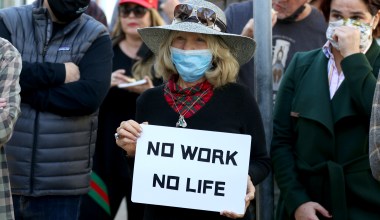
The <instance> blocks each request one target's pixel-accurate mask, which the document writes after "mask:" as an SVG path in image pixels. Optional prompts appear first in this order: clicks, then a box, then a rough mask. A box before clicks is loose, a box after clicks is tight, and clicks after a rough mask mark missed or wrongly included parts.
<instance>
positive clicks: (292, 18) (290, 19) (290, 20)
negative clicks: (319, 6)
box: [277, 5, 306, 24]
mask: <svg viewBox="0 0 380 220" xmlns="http://www.w3.org/2000/svg"><path fill="white" fill-rule="evenodd" d="M305 8H306V6H305V5H301V7H299V8H298V9H297V10H296V11H295V12H294V13H293V14H292V15H290V16H289V17H286V18H284V19H277V22H279V23H282V24H289V23H293V22H295V21H296V20H297V18H298V16H299V15H300V14H301V13H302V12H303V10H305Z"/></svg>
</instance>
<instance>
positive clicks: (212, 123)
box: [136, 84, 270, 220]
mask: <svg viewBox="0 0 380 220" xmlns="http://www.w3.org/2000/svg"><path fill="white" fill-rule="evenodd" d="M178 117H179V114H178V113H176V112H175V111H174V110H173V109H172V108H171V107H170V106H169V104H168V103H167V102H166V101H165V98H164V92H163V86H159V87H156V88H153V89H150V90H147V91H146V92H145V93H143V94H142V95H141V96H140V97H139V98H138V99H137V110H136V120H137V121H138V122H140V123H141V122H145V121H146V122H148V123H149V124H151V125H161V126H170V127H175V124H176V122H177V121H178ZM186 122H187V128H191V129H199V130H209V131H219V132H229V133H238V134H249V135H251V136H252V144H251V155H250V166H249V175H250V176H251V178H252V182H253V183H254V184H255V185H257V184H259V183H260V182H261V181H262V180H264V178H265V177H266V176H267V175H268V173H269V171H270V159H269V156H268V153H267V150H266V145H265V135H264V128H263V124H262V120H261V115H260V112H259V109H258V106H257V103H256V101H255V100H254V98H253V97H252V95H251V94H250V92H249V90H248V89H247V88H245V87H243V86H241V85H238V84H228V85H225V86H223V87H221V88H218V89H215V90H214V95H213V96H212V98H211V100H210V101H209V102H207V103H206V105H205V106H204V107H202V108H201V109H200V110H199V111H198V112H196V113H195V114H194V115H193V116H191V117H190V118H187V119H186ZM152 196H154V195H152ZM218 218H221V219H224V218H223V217H221V216H220V215H219V213H216V212H206V211H199V210H190V209H181V208H173V207H162V206H153V205H147V207H146V210H145V217H144V219H146V220H148V219H149V220H150V219H155V220H159V219H165V220H169V219H218Z"/></svg>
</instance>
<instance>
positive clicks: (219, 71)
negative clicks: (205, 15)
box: [155, 31, 240, 88]
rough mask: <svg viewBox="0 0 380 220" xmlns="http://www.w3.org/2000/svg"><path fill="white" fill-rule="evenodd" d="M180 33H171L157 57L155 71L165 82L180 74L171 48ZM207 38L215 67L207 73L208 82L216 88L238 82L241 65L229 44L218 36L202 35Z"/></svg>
mask: <svg viewBox="0 0 380 220" xmlns="http://www.w3.org/2000/svg"><path fill="white" fill-rule="evenodd" d="M178 33H179V32H178V31H170V33H169V36H168V37H167V40H165V41H164V42H163V43H162V44H161V46H160V49H159V51H160V53H158V55H157V60H156V61H157V62H156V65H155V69H156V72H157V73H160V74H161V76H162V77H163V79H164V80H165V81H167V80H169V79H170V78H171V77H172V75H176V74H178V72H177V70H176V68H175V67H174V65H173V62H172V60H171V53H170V46H171V44H172V41H173V39H174V38H175V37H176V36H177V35H178ZM201 35H202V36H203V37H205V40H206V42H207V46H208V48H209V49H210V50H211V53H212V56H213V59H212V65H213V67H212V68H211V69H210V70H208V71H207V72H206V73H205V76H206V79H207V81H209V82H210V83H211V84H212V85H213V86H214V87H215V88H218V87H220V86H223V85H226V84H227V83H231V82H236V78H237V74H238V71H239V67H240V66H239V63H238V62H237V60H236V58H235V57H234V56H233V54H232V53H231V51H230V48H229V47H228V46H227V44H226V43H225V42H224V41H223V40H222V39H221V38H220V37H218V36H214V35H207V34H201Z"/></svg>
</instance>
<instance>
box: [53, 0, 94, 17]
mask: <svg viewBox="0 0 380 220" xmlns="http://www.w3.org/2000/svg"><path fill="white" fill-rule="evenodd" d="M47 1H48V3H49V6H50V9H51V11H52V12H53V14H54V15H55V17H56V18H57V19H58V20H59V21H61V22H64V23H70V22H72V21H74V20H75V19H77V18H79V17H80V16H81V15H82V14H83V12H85V11H86V9H87V8H88V5H89V4H90V0H47Z"/></svg>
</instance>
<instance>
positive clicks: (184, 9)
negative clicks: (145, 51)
mask: <svg viewBox="0 0 380 220" xmlns="http://www.w3.org/2000/svg"><path fill="white" fill-rule="evenodd" d="M174 15H175V19H174V20H173V22H172V24H171V25H165V26H159V27H149V28H143V29H139V33H140V35H141V36H142V38H143V41H144V42H145V43H146V44H147V46H148V47H149V48H150V49H151V50H152V51H153V52H154V53H155V54H156V56H157V60H156V61H157V62H156V71H157V72H158V73H160V74H161V75H162V76H163V78H164V80H165V81H166V83H165V84H164V85H162V86H159V87H156V88H153V89H149V90H147V91H146V92H144V93H143V94H142V95H141V96H140V97H139V98H138V100H137V112H136V121H134V120H128V121H123V122H121V124H120V127H118V128H117V130H116V131H117V133H116V134H115V137H116V143H117V144H118V145H119V146H120V147H122V148H123V149H124V150H125V151H126V152H127V155H129V156H133V155H134V154H135V149H136V140H137V138H138V137H139V136H140V133H141V126H140V124H139V123H142V122H148V123H149V124H152V125H160V126H171V127H186V128H192V129H200V130H210V131H219V132H230V133H240V134H249V135H251V136H252V137H255V138H253V139H252V145H251V154H250V166H249V178H248V184H247V196H246V198H245V200H246V207H248V205H249V203H250V200H252V199H253V198H254V185H257V184H259V183H260V182H261V181H262V180H263V179H264V178H265V177H266V176H267V175H268V173H269V171H270V162H269V161H270V160H269V157H268V154H267V151H266V147H265V137H264V130H263V125H262V121H261V115H260V112H259V109H258V106H257V104H256V101H255V100H254V98H253V97H252V95H251V94H250V92H249V90H248V88H245V87H243V86H241V85H238V84H236V83H235V81H236V76H237V73H238V70H239V66H240V65H241V64H243V63H245V62H247V61H248V60H249V59H250V58H251V57H252V56H253V52H254V48H255V43H254V41H253V40H252V39H251V38H246V37H242V36H239V35H234V34H227V33H225V30H226V26H225V23H226V20H225V16H224V13H223V11H222V10H221V9H220V8H218V7H217V6H215V5H214V4H212V3H210V2H208V1H203V0H191V1H187V2H185V3H183V4H180V5H178V6H177V7H176V8H175V11H174ZM152 196H154V195H152ZM226 217H229V218H238V217H239V218H241V217H243V216H242V215H237V214H235V213H232V212H229V211H222V212H221V213H220V214H219V213H216V212H208V211H200V210H192V209H183V208H175V207H165V206H155V205H146V208H145V214H144V219H155V220H157V219H165V220H167V219H225V218H226ZM244 217H245V218H246V219H248V217H249V216H248V215H247V214H246V215H245V216H244Z"/></svg>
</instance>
